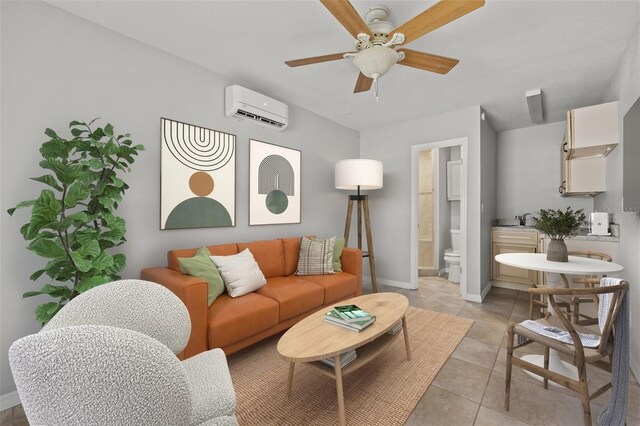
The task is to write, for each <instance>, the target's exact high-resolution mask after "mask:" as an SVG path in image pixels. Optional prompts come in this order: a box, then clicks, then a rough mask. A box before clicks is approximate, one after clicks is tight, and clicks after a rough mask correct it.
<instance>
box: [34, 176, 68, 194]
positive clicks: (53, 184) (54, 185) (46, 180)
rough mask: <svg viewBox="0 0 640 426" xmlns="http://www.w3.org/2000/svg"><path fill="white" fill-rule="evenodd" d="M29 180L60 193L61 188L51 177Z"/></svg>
mask: <svg viewBox="0 0 640 426" xmlns="http://www.w3.org/2000/svg"><path fill="white" fill-rule="evenodd" d="M31 180H35V181H36V182H40V183H44V184H45V185H49V186H50V187H52V188H53V189H56V190H58V191H62V187H61V186H60V185H58V181H57V180H56V178H54V177H53V176H51V175H42V176H40V177H37V178H31Z"/></svg>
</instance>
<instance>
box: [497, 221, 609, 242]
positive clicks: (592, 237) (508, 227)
mask: <svg viewBox="0 0 640 426" xmlns="http://www.w3.org/2000/svg"><path fill="white" fill-rule="evenodd" d="M491 229H493V230H502V231H509V232H512V231H513V232H526V231H536V232H539V231H538V230H537V229H536V228H534V227H533V226H520V225H496V226H492V227H491ZM543 235H544V234H543ZM570 239H572V240H576V241H608V242H614V243H617V242H619V241H620V239H619V238H618V237H612V236H610V235H587V231H586V230H585V231H582V232H581V233H580V234H578V235H576V236H574V237H571V238H570Z"/></svg>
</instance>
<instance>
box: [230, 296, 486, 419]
mask: <svg viewBox="0 0 640 426" xmlns="http://www.w3.org/2000/svg"><path fill="white" fill-rule="evenodd" d="M472 324H473V320H469V319H466V318H460V317H454V316H451V315H447V314H442V313H439V312H432V311H426V310H423V309H418V308H413V307H409V310H408V312H407V330H408V331H409V342H410V344H411V356H412V359H411V361H407V355H406V352H405V347H404V339H403V337H402V333H400V335H399V336H398V338H397V339H395V340H394V342H393V343H392V344H391V345H390V346H389V347H388V348H387V349H386V350H385V351H384V352H383V353H381V354H380V355H379V357H378V358H377V359H374V360H373V361H371V362H370V363H369V364H367V365H365V366H363V367H361V368H360V369H358V370H356V371H354V372H352V373H351V374H348V375H347V376H345V377H344V380H343V386H344V400H345V410H346V419H347V424H349V425H367V426H369V425H380V426H390V425H403V424H404V423H405V422H406V420H407V418H408V417H409V415H410V414H411V412H412V411H413V409H414V407H415V406H416V404H417V403H418V401H419V400H420V398H421V397H422V395H423V394H424V392H425V391H426V389H427V388H428V387H429V385H430V384H431V382H432V381H433V379H434V378H435V377H436V375H437V374H438V371H440V369H441V368H442V366H443V365H444V363H445V362H446V361H447V359H449V356H450V355H451V353H452V352H453V351H454V350H455V349H456V347H457V346H458V344H459V343H460V341H461V340H462V338H463V337H464V336H465V334H466V333H467V331H468V330H469V328H470V327H471V325H472ZM279 337H280V335H277V336H274V337H273V338H271V339H268V340H266V341H264V342H261V343H259V344H257V345H255V346H253V347H251V348H248V349H246V350H244V351H241V352H240V353H237V354H234V355H231V356H230V357H229V359H228V361H229V369H230V371H231V378H232V379H233V384H234V386H235V390H236V396H237V406H236V416H237V418H238V422H239V423H240V425H241V426H248V425H260V426H263V425H278V426H280V425H292V426H299V425H333V424H337V423H338V408H337V402H336V384H335V381H334V380H333V379H331V378H330V377H327V376H325V375H324V374H322V373H320V372H319V371H318V370H316V369H315V368H313V367H309V366H306V365H300V364H298V365H296V369H295V373H294V377H293V389H292V392H291V398H287V397H286V394H285V392H286V384H287V374H288V368H289V364H288V363H287V362H286V361H285V360H283V359H281V358H280V357H279V355H278V351H277V350H276V345H277V343H278V339H279Z"/></svg>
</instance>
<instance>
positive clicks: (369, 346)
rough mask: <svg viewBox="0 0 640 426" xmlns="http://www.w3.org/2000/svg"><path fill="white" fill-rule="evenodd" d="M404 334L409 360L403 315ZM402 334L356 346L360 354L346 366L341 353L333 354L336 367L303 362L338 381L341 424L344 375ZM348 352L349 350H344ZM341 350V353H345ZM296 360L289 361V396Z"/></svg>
mask: <svg viewBox="0 0 640 426" xmlns="http://www.w3.org/2000/svg"><path fill="white" fill-rule="evenodd" d="M402 334H403V336H404V345H405V349H406V351H407V361H411V349H410V347H409V334H408V333H407V320H406V318H405V317H404V316H403V317H402ZM398 335H400V331H398V332H397V333H395V334H389V333H385V334H382V335H380V336H378V337H377V338H376V339H374V340H372V341H370V342H368V343H365V344H364V345H362V346H360V347H358V348H356V349H355V350H356V354H357V355H358V356H357V357H356V359H355V360H354V361H352V362H351V363H349V365H347V366H346V367H345V368H342V367H341V365H340V355H341V354H337V355H335V356H333V359H334V361H335V367H329V366H328V365H326V364H323V363H321V362H320V361H309V362H303V364H307V365H309V366H311V367H315V368H316V369H317V370H319V371H320V372H321V373H322V374H325V375H327V376H329V377H331V378H332V379H334V380H335V381H336V393H337V398H338V419H339V421H340V425H341V426H344V425H346V419H345V412H344V394H343V389H342V376H344V375H346V374H349V373H351V372H353V371H356V370H357V369H358V368H360V367H362V366H363V365H366V364H368V363H369V362H370V361H371V360H373V359H374V358H375V357H376V356H378V354H380V352H382V351H384V350H385V349H386V348H387V347H388V346H389V345H390V344H391V343H393V341H394V340H395V339H396V338H397V337H398ZM344 352H348V351H344ZM344 352H341V353H344ZM295 365H296V363H295V362H290V363H289V378H288V380H287V397H290V396H291V387H292V386H293V371H294V369H295Z"/></svg>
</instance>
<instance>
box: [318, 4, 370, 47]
mask: <svg viewBox="0 0 640 426" xmlns="http://www.w3.org/2000/svg"><path fill="white" fill-rule="evenodd" d="M320 3H322V4H323V5H324V7H326V8H327V9H328V10H329V12H331V14H332V15H333V16H335V18H336V19H337V20H338V21H339V22H340V23H341V24H342V26H343V27H345V28H346V29H347V31H349V33H350V34H351V35H352V36H353V38H358V34H360V33H365V34H368V35H369V36H370V37H373V34H371V30H369V27H367V24H365V22H364V21H363V20H362V18H361V17H360V15H358V12H356V10H355V9H354V8H353V6H352V5H351V3H349V2H348V1H347V0H320Z"/></svg>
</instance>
